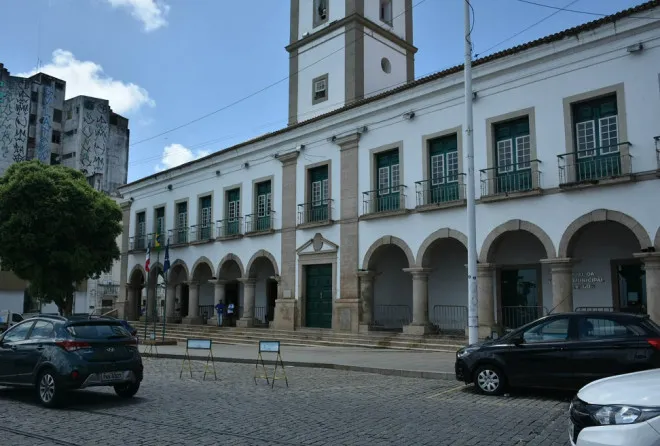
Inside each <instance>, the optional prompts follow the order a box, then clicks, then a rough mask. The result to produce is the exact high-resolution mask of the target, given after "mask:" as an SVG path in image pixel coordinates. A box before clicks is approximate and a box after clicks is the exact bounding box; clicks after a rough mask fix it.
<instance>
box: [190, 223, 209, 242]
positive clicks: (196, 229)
mask: <svg viewBox="0 0 660 446" xmlns="http://www.w3.org/2000/svg"><path fill="white" fill-rule="evenodd" d="M213 240H214V238H213V225H211V223H204V224H201V225H193V226H191V227H190V243H208V242H212V241H213Z"/></svg>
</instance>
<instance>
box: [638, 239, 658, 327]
mask: <svg viewBox="0 0 660 446" xmlns="http://www.w3.org/2000/svg"><path fill="white" fill-rule="evenodd" d="M634 256H635V258H638V259H640V260H641V261H642V262H644V270H646V312H647V313H648V315H649V316H650V318H651V320H652V321H653V322H655V323H656V324H660V252H648V253H647V252H642V253H638V254H634Z"/></svg>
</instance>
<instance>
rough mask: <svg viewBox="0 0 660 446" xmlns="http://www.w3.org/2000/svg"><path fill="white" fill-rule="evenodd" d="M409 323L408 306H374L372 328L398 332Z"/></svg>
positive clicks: (410, 314) (410, 319) (410, 320)
mask: <svg viewBox="0 0 660 446" xmlns="http://www.w3.org/2000/svg"><path fill="white" fill-rule="evenodd" d="M411 322H412V310H411V309H410V306H408V305H374V318H373V323H372V327H374V328H381V329H384V330H400V329H402V328H403V327H404V325H409V324H410V323H411Z"/></svg>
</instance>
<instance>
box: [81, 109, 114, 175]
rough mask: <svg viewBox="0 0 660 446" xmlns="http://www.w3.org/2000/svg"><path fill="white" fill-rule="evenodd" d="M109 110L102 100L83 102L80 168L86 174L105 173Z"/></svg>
mask: <svg viewBox="0 0 660 446" xmlns="http://www.w3.org/2000/svg"><path fill="white" fill-rule="evenodd" d="M109 112H110V107H109V106H108V105H107V104H105V103H103V102H97V103H96V104H95V103H94V102H93V101H91V100H89V99H86V100H85V102H84V106H83V123H82V132H81V133H82V135H81V142H80V168H81V170H82V172H83V173H84V174H85V175H87V176H90V175H93V174H96V173H100V174H104V173H105V158H106V155H105V154H106V147H107V145H108V127H109V125H108V115H109Z"/></svg>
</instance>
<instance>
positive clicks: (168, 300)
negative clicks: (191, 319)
mask: <svg viewBox="0 0 660 446" xmlns="http://www.w3.org/2000/svg"><path fill="white" fill-rule="evenodd" d="M176 288H177V285H168V286H167V290H165V307H166V308H165V322H168V323H170V322H174V297H175V296H176Z"/></svg>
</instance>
